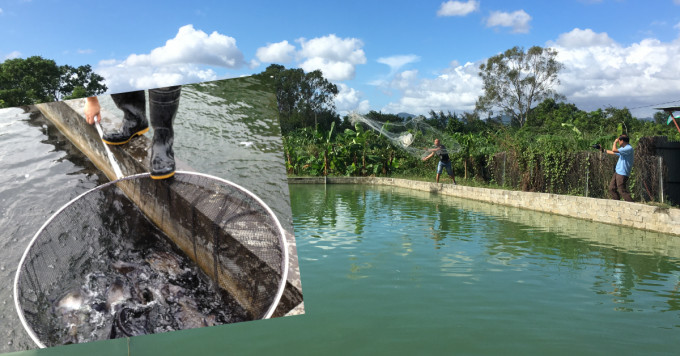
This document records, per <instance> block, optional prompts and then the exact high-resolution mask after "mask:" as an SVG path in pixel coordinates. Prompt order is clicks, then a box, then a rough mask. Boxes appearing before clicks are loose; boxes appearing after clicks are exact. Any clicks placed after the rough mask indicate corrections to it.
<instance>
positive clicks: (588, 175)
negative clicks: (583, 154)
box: [586, 152, 590, 198]
mask: <svg viewBox="0 0 680 356" xmlns="http://www.w3.org/2000/svg"><path fill="white" fill-rule="evenodd" d="M589 177H590V152H588V160H587V161H586V198H587V197H588V178H589Z"/></svg>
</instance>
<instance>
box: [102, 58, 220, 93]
mask: <svg viewBox="0 0 680 356" xmlns="http://www.w3.org/2000/svg"><path fill="white" fill-rule="evenodd" d="M95 72H96V73H97V74H100V75H102V76H103V77H104V78H106V85H107V86H108V88H109V90H108V92H109V93H120V92H126V91H131V90H138V89H150V88H159V87H165V86H170V85H178V84H189V83H198V82H205V81H210V80H216V79H219V78H218V76H217V74H216V73H215V71H213V70H212V69H209V68H208V69H206V68H201V67H198V66H196V65H194V64H170V65H166V66H162V67H146V66H128V65H126V64H125V62H120V63H117V64H113V65H112V63H111V61H102V62H99V67H98V68H96V69H95Z"/></svg>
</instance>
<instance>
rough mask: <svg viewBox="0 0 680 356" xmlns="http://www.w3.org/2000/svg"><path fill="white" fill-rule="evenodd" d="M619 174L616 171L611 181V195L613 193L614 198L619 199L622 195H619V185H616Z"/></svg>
mask: <svg viewBox="0 0 680 356" xmlns="http://www.w3.org/2000/svg"><path fill="white" fill-rule="evenodd" d="M617 175H618V174H616V173H614V175H613V176H612V180H611V182H609V195H611V197H612V199H614V200H619V199H621V197H620V196H619V193H618V192H617V190H618V189H617V187H616V176H617Z"/></svg>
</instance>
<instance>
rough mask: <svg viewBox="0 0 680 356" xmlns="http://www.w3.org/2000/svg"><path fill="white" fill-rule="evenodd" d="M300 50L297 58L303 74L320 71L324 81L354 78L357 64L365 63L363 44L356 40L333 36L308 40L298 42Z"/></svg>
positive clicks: (301, 39)
mask: <svg viewBox="0 0 680 356" xmlns="http://www.w3.org/2000/svg"><path fill="white" fill-rule="evenodd" d="M298 42H299V43H300V46H301V47H302V49H301V50H300V51H299V52H298V56H299V57H300V58H301V59H302V60H303V62H302V63H301V64H300V67H301V68H302V69H303V70H304V71H305V72H311V71H314V70H317V69H320V70H321V72H323V75H324V77H325V78H326V79H328V80H331V81H341V80H348V79H352V78H354V75H355V68H356V65H358V64H364V63H366V55H365V54H364V51H363V49H362V47H363V45H364V44H363V43H362V42H361V41H360V40H359V39H356V38H339V37H337V36H335V35H334V34H331V35H328V36H324V37H317V38H313V39H310V40H307V39H304V38H300V39H299V40H298Z"/></svg>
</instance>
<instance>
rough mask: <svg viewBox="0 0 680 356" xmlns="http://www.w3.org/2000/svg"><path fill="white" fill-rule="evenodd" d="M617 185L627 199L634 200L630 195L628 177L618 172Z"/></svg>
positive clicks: (624, 198)
mask: <svg viewBox="0 0 680 356" xmlns="http://www.w3.org/2000/svg"><path fill="white" fill-rule="evenodd" d="M616 176H617V177H616V185H617V187H618V189H619V194H620V195H621V196H622V197H623V200H625V201H630V202H632V201H633V197H631V196H630V192H629V191H628V177H627V176H622V175H619V174H617V175H616Z"/></svg>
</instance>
